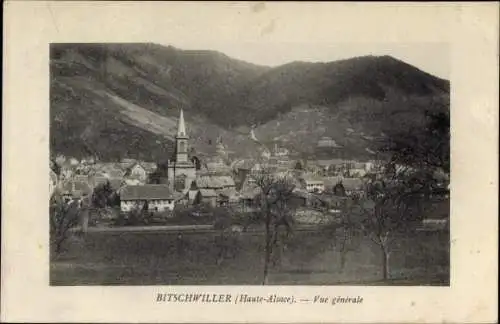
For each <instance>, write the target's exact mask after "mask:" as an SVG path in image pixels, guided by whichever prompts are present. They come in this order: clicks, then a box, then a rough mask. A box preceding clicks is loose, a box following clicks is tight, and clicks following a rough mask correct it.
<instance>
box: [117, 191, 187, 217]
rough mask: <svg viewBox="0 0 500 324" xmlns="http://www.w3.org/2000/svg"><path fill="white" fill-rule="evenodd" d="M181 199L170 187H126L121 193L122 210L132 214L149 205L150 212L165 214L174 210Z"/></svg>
mask: <svg viewBox="0 0 500 324" xmlns="http://www.w3.org/2000/svg"><path fill="white" fill-rule="evenodd" d="M180 198H181V197H180V196H179V195H177V194H176V193H175V192H174V191H173V190H171V189H170V188H169V186H168V185H162V184H147V185H143V186H125V187H123V189H122V190H121V193H120V209H121V211H122V212H130V211H131V210H134V209H135V208H141V209H142V208H144V205H147V209H148V211H151V212H163V211H166V210H173V209H174V207H175V202H176V200H178V199H180Z"/></svg>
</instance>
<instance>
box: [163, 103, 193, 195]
mask: <svg viewBox="0 0 500 324" xmlns="http://www.w3.org/2000/svg"><path fill="white" fill-rule="evenodd" d="M188 141H189V136H188V134H187V132H186V124H185V122H184V113H183V111H182V109H181V112H180V116H179V122H178V123H177V135H175V156H174V157H173V159H172V160H171V161H170V162H169V163H168V183H169V185H170V187H171V189H173V190H177V191H183V190H186V189H189V187H188V186H186V183H191V181H192V180H194V179H195V177H196V167H195V165H194V163H193V162H192V161H191V160H189V158H188V151H189V149H188V146H189V145H188Z"/></svg>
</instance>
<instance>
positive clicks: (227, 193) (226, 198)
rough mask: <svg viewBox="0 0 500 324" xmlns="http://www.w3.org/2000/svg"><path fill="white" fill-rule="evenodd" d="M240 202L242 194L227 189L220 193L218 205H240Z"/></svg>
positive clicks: (232, 189) (233, 189)
mask: <svg viewBox="0 0 500 324" xmlns="http://www.w3.org/2000/svg"><path fill="white" fill-rule="evenodd" d="M239 200H240V194H239V193H238V192H237V191H236V189H235V188H226V189H223V190H222V191H221V192H219V195H218V196H217V205H219V206H228V205H234V204H236V203H238V201H239Z"/></svg>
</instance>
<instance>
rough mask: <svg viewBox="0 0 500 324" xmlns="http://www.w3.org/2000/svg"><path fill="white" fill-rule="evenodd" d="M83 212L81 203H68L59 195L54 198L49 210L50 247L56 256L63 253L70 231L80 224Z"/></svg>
mask: <svg viewBox="0 0 500 324" xmlns="http://www.w3.org/2000/svg"><path fill="white" fill-rule="evenodd" d="M81 212H82V210H81V207H80V203H79V202H77V201H71V202H69V203H66V202H65V201H63V199H62V197H60V196H59V195H54V196H52V198H51V200H50V210H49V218H50V245H51V247H53V251H54V252H55V253H56V255H58V254H59V253H61V252H62V248H63V244H64V243H65V242H66V240H67V239H68V237H69V230H70V229H71V228H72V227H74V226H76V225H77V224H78V222H79V219H80V214H81Z"/></svg>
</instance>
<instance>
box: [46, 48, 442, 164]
mask: <svg viewBox="0 0 500 324" xmlns="http://www.w3.org/2000/svg"><path fill="white" fill-rule="evenodd" d="M50 68H51V93H50V99H51V151H52V153H62V154H66V155H71V156H75V157H80V156H86V155H89V154H95V155H98V156H100V157H101V158H103V159H116V158H120V157H124V156H129V157H138V158H143V159H147V160H157V159H161V158H164V157H165V156H168V154H169V152H170V151H171V149H172V139H173V135H174V134H175V125H176V121H177V116H178V113H179V109H180V108H183V109H184V112H185V117H186V122H187V124H188V132H189V133H190V135H191V138H192V143H193V146H194V147H195V148H196V150H198V151H200V152H202V151H210V150H212V149H213V148H212V147H211V146H212V145H213V143H214V142H215V139H216V138H217V137H218V136H221V137H222V140H223V142H224V144H225V145H226V146H227V147H228V150H230V151H234V152H235V153H236V154H238V155H244V154H246V153H248V151H252V150H255V149H256V148H257V147H258V146H259V145H256V143H254V142H253V141H252V140H251V139H250V138H249V136H248V134H249V130H250V127H252V126H253V127H255V130H254V132H255V134H256V136H257V138H258V140H259V141H260V142H261V144H264V145H267V143H271V142H276V141H277V142H279V143H280V144H282V145H284V146H287V147H289V148H290V149H292V150H293V151H298V152H303V153H305V154H310V155H315V154H317V153H318V151H322V152H321V154H326V155H335V154H343V155H345V156H351V157H357V156H367V155H368V156H369V155H370V154H372V153H370V152H371V151H374V150H376V149H377V145H378V144H377V143H378V139H380V138H383V137H384V136H391V135H390V134H395V133H398V131H399V130H405V129H410V128H415V129H418V128H419V127H422V125H423V123H424V122H425V112H426V111H428V110H430V111H448V110H449V92H450V85H449V82H448V81H446V80H442V79H439V78H436V77H434V76H432V75H430V74H428V73H425V72H423V71H421V70H419V69H417V68H415V67H413V66H411V65H408V64H406V63H404V62H402V61H399V60H397V59H394V58H392V57H389V56H383V57H375V56H365V57H358V58H353V59H348V60H342V61H334V62H328V63H306V62H292V63H289V64H286V65H283V66H279V67H274V68H270V67H265V66H258V65H254V64H250V63H247V62H243V61H239V60H235V59H232V58H230V57H228V56H226V55H224V54H222V53H218V52H214V51H202V50H200V51H185V50H180V49H176V48H174V47H165V46H161V45H156V44H106V45H103V44H53V45H52V46H51V61H50ZM322 137H329V138H331V139H332V140H334V141H335V142H336V143H337V144H338V145H337V147H336V148H335V149H333V148H326V149H325V148H322V149H320V150H318V149H317V147H316V144H317V142H318V140H319V139H320V138H322ZM325 150H326V151H325Z"/></svg>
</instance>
